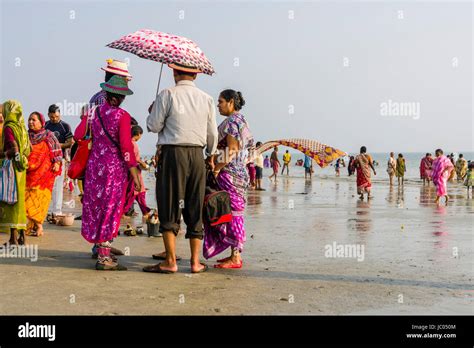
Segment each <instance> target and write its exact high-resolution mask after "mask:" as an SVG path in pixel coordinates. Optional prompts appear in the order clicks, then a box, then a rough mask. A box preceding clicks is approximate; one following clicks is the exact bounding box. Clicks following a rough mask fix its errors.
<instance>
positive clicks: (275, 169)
mask: <svg viewBox="0 0 474 348" xmlns="http://www.w3.org/2000/svg"><path fill="white" fill-rule="evenodd" d="M270 163H271V166H272V169H273V174H272V175H270V176H269V177H268V178H269V179H270V180H272V178H273V177H275V183H276V180H277V175H278V169H279V168H280V165H281V164H280V160H279V159H278V146H275V147H274V148H273V152H272V154H271V156H270Z"/></svg>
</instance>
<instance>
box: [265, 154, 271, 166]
mask: <svg viewBox="0 0 474 348" xmlns="http://www.w3.org/2000/svg"><path fill="white" fill-rule="evenodd" d="M263 167H264V168H270V159H269V158H268V155H266V156H265V159H264V160H263Z"/></svg>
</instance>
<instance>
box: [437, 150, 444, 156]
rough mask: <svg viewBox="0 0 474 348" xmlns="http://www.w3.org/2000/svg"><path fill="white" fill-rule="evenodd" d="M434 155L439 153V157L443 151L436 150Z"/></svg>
mask: <svg viewBox="0 0 474 348" xmlns="http://www.w3.org/2000/svg"><path fill="white" fill-rule="evenodd" d="M435 153H439V154H440V155H442V154H443V150H441V149H436V151H435Z"/></svg>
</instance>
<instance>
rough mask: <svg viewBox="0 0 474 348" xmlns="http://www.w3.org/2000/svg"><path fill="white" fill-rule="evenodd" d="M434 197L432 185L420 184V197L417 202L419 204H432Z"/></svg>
mask: <svg viewBox="0 0 474 348" xmlns="http://www.w3.org/2000/svg"><path fill="white" fill-rule="evenodd" d="M434 199H435V196H434V187H433V186H432V185H423V186H420V199H419V203H420V205H421V206H427V205H431V204H433V202H434Z"/></svg>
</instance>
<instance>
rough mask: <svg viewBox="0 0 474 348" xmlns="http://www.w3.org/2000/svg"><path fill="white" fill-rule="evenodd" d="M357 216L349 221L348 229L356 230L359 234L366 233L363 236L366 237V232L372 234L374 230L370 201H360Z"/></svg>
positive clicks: (357, 204) (357, 205)
mask: <svg viewBox="0 0 474 348" xmlns="http://www.w3.org/2000/svg"><path fill="white" fill-rule="evenodd" d="M355 214H356V217H355V218H350V219H348V220H347V224H348V227H349V229H352V230H356V231H357V232H364V233H363V234H362V236H365V232H370V231H371V230H372V219H371V217H370V201H361V200H358V201H357V203H356V212H355ZM362 239H364V238H362Z"/></svg>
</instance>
